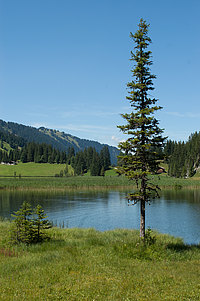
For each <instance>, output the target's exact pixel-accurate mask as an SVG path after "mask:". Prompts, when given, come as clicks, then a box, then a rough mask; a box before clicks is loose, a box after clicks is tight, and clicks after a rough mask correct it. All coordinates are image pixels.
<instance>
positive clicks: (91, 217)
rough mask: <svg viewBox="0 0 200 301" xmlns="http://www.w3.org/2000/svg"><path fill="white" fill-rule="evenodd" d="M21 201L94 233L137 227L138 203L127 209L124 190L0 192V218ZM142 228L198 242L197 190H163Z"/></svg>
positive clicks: (199, 197)
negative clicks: (93, 229)
mask: <svg viewBox="0 0 200 301" xmlns="http://www.w3.org/2000/svg"><path fill="white" fill-rule="evenodd" d="M23 201H27V202H29V203H31V205H32V206H33V207H34V206H36V205H37V204H38V203H39V204H41V205H42V206H43V208H44V209H45V212H46V213H47V215H48V217H49V219H50V220H52V221H53V222H54V223H57V224H62V223H63V222H64V223H65V225H67V226H68V227H82V228H88V227H93V228H96V229H98V230H101V231H104V230H110V229H115V228H129V229H131V228H137V229H138V228H139V217H140V212H139V210H140V208H139V204H137V205H135V206H128V204H127V201H126V192H125V191H109V190H108V191H106V190H104V191H88V192H87V191H82V192H81V191H69V192H50V193H48V192H29V191H23V192H22V191H10V192H8V191H0V215H1V216H3V217H10V214H11V213H13V212H14V211H16V210H18V209H19V207H20V205H21V204H22V202H23ZM146 227H151V228H152V229H157V230H158V231H160V232H163V233H169V234H172V235H174V236H180V237H182V238H183V239H184V240H185V242H187V243H199V242H200V235H199V229H200V190H197V189H196V190H195V189H194V190H164V191H163V192H162V195H161V198H160V199H157V200H155V201H154V202H152V203H151V205H150V206H148V205H147V209H146Z"/></svg>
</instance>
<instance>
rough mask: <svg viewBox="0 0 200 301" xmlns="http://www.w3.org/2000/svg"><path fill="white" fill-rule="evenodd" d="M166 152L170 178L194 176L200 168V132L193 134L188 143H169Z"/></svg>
mask: <svg viewBox="0 0 200 301" xmlns="http://www.w3.org/2000/svg"><path fill="white" fill-rule="evenodd" d="M164 152H165V154H166V156H167V163H168V167H169V169H168V174H169V175H170V176H173V177H177V178H181V177H191V176H193V175H194V174H195V173H196V171H197V170H198V168H199V167H200V132H199V133H197V132H195V133H194V134H192V135H191V136H190V137H189V139H188V141H187V142H181V141H179V142H176V141H171V140H169V141H167V143H166V145H165V149H164Z"/></svg>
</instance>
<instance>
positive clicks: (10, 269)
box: [0, 222, 200, 301]
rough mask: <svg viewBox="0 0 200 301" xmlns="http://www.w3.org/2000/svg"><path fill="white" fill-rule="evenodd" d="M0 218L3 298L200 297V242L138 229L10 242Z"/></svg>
mask: <svg viewBox="0 0 200 301" xmlns="http://www.w3.org/2000/svg"><path fill="white" fill-rule="evenodd" d="M9 228H10V223H9V222H0V270H1V273H0V283H1V286H0V296H1V300H2V301H3V300H6V301H9V300H20V301H21V300H70V301H71V300H91V301H92V300H113V301H114V300H120V301H121V300H127V301H128V300H136V301H139V300H142V301H144V300H145V301H146V300H153V301H157V300H158V301H160V300H169V301H173V300H192V301H195V300H199V297H200V284H199V264H200V246H187V245H184V244H183V242H182V241H181V239H178V238H173V237H170V236H168V235H162V234H158V233H153V235H155V236H156V242H155V244H153V245H149V246H148V247H146V248H145V247H144V246H143V244H141V243H140V242H139V232H138V231H135V230H113V231H106V232H99V231H96V230H94V229H59V228H52V229H50V230H49V233H50V236H51V240H50V241H48V242H45V243H42V244H38V245H32V246H25V245H17V246H14V247H13V246H11V245H9V243H8V240H9V238H8V237H9V234H8V233H9Z"/></svg>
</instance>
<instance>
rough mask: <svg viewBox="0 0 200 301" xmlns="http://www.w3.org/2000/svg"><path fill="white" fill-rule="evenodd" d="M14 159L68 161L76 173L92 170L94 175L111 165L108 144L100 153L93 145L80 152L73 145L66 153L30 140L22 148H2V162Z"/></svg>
mask: <svg viewBox="0 0 200 301" xmlns="http://www.w3.org/2000/svg"><path fill="white" fill-rule="evenodd" d="M13 161H14V162H17V161H21V162H23V163H27V162H35V163H51V164H53V163H57V164H64V163H66V164H67V165H71V166H72V167H73V169H74V174H75V175H82V174H84V173H86V172H88V171H89V170H90V173H91V175H93V176H99V175H104V173H105V171H106V170H108V169H109V167H110V165H111V161H110V153H109V149H108V147H107V146H104V147H103V148H102V150H101V151H100V153H98V152H97V151H96V149H95V148H93V147H89V148H86V149H85V150H84V151H79V152H75V150H74V148H73V147H71V148H69V149H68V152H67V153H66V152H64V151H59V150H57V149H55V148H53V147H52V146H51V145H48V144H45V143H42V144H38V143H35V142H30V143H28V144H26V145H25V146H24V147H22V148H21V149H19V148H16V149H11V150H10V151H9V152H8V151H6V150H0V162H5V163H9V162H13ZM66 174H67V172H66Z"/></svg>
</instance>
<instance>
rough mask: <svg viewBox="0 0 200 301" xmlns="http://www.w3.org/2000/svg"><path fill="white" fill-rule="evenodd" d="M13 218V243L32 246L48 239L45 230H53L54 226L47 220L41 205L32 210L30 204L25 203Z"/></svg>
mask: <svg viewBox="0 0 200 301" xmlns="http://www.w3.org/2000/svg"><path fill="white" fill-rule="evenodd" d="M12 217H14V221H13V226H12V230H11V240H12V242H15V243H20V242H22V243H26V244H31V243H38V242H42V241H44V240H46V239H48V236H47V235H46V232H45V230H46V229H49V228H51V227H52V224H51V223H50V222H49V221H48V220H47V219H46V218H47V216H46V214H45V213H44V210H43V209H42V207H41V206H40V205H37V207H36V208H34V209H32V208H31V205H30V204H29V203H27V202H24V203H23V204H22V206H21V207H20V209H19V210H18V211H16V212H14V214H12Z"/></svg>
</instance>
